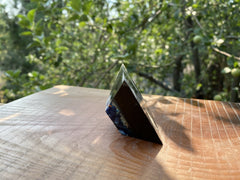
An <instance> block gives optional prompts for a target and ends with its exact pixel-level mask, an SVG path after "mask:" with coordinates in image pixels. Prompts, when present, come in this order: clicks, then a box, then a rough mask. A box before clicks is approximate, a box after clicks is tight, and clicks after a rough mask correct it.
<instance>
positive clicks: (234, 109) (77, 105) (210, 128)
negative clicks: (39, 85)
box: [0, 86, 240, 180]
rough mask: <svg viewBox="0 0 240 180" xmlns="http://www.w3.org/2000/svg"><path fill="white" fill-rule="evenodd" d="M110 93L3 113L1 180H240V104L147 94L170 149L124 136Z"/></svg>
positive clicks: (57, 96) (76, 90)
mask: <svg viewBox="0 0 240 180" xmlns="http://www.w3.org/2000/svg"><path fill="white" fill-rule="evenodd" d="M108 95H109V91H107V90H99V89H89V88H80V87H70V86H56V87H54V88H51V89H48V90H45V91H42V92H39V93H36V94H33V95H30V96H27V97H25V98H22V99H19V100H16V101H14V102H11V103H9V104H5V105H3V106H1V107H0V179H87V180H88V179H111V180H113V179H144V180H145V179H240V137H239V136H240V105H239V104H234V103H224V102H216V101H207V100H196V99H181V98H175V97H163V96H145V99H147V100H148V104H147V106H148V107H149V108H150V109H151V113H152V115H153V116H154V118H155V120H156V123H157V125H158V126H159V134H160V136H161V137H160V138H161V140H162V142H163V146H161V145H158V144H154V143H151V142H146V141H143V140H139V139H135V138H131V137H125V136H122V135H121V134H120V133H119V132H118V131H117V129H116V128H115V127H114V125H113V123H112V122H111V120H110V119H109V118H108V116H107V115H106V114H105V112H104V110H105V102H106V100H107V97H108Z"/></svg>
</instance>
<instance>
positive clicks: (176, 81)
mask: <svg viewBox="0 0 240 180" xmlns="http://www.w3.org/2000/svg"><path fill="white" fill-rule="evenodd" d="M183 57H184V56H183V55H180V56H178V57H177V58H176V59H175V67H174V69H173V88H174V89H175V90H176V91H178V92H180V91H181V82H180V79H181V74H182V71H183V68H182V60H183Z"/></svg>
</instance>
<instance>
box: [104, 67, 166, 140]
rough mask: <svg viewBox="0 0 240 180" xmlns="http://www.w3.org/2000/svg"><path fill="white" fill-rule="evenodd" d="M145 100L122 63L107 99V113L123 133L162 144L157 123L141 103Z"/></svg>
mask: <svg viewBox="0 0 240 180" xmlns="http://www.w3.org/2000/svg"><path fill="white" fill-rule="evenodd" d="M143 101H144V100H143V97H142V95H141V93H140V92H139V91H138V89H137V88H136V85H135V83H134V82H133V80H132V79H131V78H130V76H129V75H128V72H127V70H126V68H125V66H124V65H122V66H121V68H120V71H119V73H118V75H117V78H116V80H115V83H114V85H113V87H112V90H111V93H110V97H109V99H108V101H107V107H106V113H107V114H108V116H109V117H110V119H111V120H112V121H113V123H114V124H115V126H116V127H117V129H118V130H119V131H120V133H121V134H123V135H126V136H131V137H135V138H139V139H143V140H146V141H151V142H155V143H159V144H162V142H161V140H160V139H159V137H158V135H157V133H156V131H157V129H158V128H157V126H156V124H155V123H154V121H153V119H152V117H151V116H150V113H149V112H148V110H147V109H146V108H144V107H143V106H142V105H141V104H142V103H143Z"/></svg>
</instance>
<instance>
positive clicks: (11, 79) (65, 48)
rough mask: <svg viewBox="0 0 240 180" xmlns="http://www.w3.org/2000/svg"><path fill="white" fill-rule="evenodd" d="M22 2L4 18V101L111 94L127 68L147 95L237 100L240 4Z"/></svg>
mask: <svg viewBox="0 0 240 180" xmlns="http://www.w3.org/2000/svg"><path fill="white" fill-rule="evenodd" d="M15 2H17V1H15ZM18 2H20V3H22V9H21V11H20V13H19V14H18V15H17V16H14V17H13V18H9V17H8V15H7V14H6V12H5V11H4V7H1V11H0V17H1V19H0V26H1V34H0V54H1V57H0V63H1V71H3V72H4V73H5V75H4V78H5V85H4V87H2V92H3V97H2V99H1V101H12V100H14V99H17V98H20V97H23V96H26V95H28V94H31V93H34V92H37V91H40V90H44V89H46V88H49V87H52V86H54V85H57V84H66V85H74V86H86V87H94V88H104V89H109V88H110V87H111V83H112V81H113V78H114V77H115V75H116V72H117V71H118V69H119V67H120V65H121V63H124V64H125V65H126V66H127V69H128V71H129V72H130V75H131V76H132V77H133V79H134V81H135V82H136V83H137V86H138V87H139V89H140V90H141V91H142V92H145V93H153V94H163V95H173V96H181V97H194V98H205V99H213V98H214V99H216V100H223V101H235V102H238V101H239V97H240V93H239V82H240V75H239V73H237V72H238V71H237V70H239V69H240V53H239V48H240V18H239V11H240V2H239V0H232V1H220V0H214V1H212V0H211V1H207V0H202V1H193V0H172V1H164V0H163V1H152V0H95V1H91V0H32V1H20V0H19V1H18ZM233 69H235V70H233ZM236 69H237V70H236ZM233 71H234V72H233Z"/></svg>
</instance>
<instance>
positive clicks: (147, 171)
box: [110, 136, 172, 180]
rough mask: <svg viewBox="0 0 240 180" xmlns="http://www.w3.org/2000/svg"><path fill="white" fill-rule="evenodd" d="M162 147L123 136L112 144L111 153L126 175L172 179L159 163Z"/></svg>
mask: <svg viewBox="0 0 240 180" xmlns="http://www.w3.org/2000/svg"><path fill="white" fill-rule="evenodd" d="M161 148H162V145H159V144H155V143H152V142H148V141H144V140H140V139H136V138H132V137H127V136H121V137H120V138H118V139H116V140H115V141H113V142H112V143H111V144H110V149H111V151H112V152H113V153H114V154H115V155H116V157H115V158H116V162H118V165H121V167H122V168H123V169H124V172H122V173H120V174H121V175H123V176H124V174H125V173H126V172H127V173H131V174H134V175H136V176H138V177H139V179H150V178H151V177H155V178H156V177H159V178H160V179H166V180H170V179H172V178H171V177H170V175H169V174H167V172H166V171H165V170H164V167H163V166H162V165H161V164H160V163H159V162H157V159H159V157H157V156H158V155H159V153H160V150H161Z"/></svg>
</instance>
